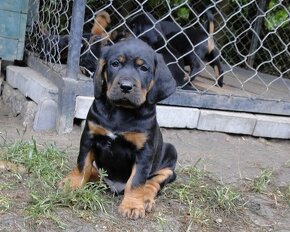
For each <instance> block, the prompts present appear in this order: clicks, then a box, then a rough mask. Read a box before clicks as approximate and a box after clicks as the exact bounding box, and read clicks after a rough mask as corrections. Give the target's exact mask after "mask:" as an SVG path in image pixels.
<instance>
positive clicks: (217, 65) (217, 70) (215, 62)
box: [208, 48, 224, 87]
mask: <svg viewBox="0 0 290 232" xmlns="http://www.w3.org/2000/svg"><path fill="white" fill-rule="evenodd" d="M208 60H209V61H210V66H211V67H212V68H213V70H214V74H215V77H216V80H217V84H218V86H219V87H223V85H224V76H223V73H224V71H223V69H222V66H221V62H220V57H219V51H218V50H217V49H216V48H215V49H213V50H212V52H211V53H210V54H209V55H208Z"/></svg>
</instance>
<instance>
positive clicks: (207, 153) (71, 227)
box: [0, 100, 290, 232]
mask: <svg viewBox="0 0 290 232" xmlns="http://www.w3.org/2000/svg"><path fill="white" fill-rule="evenodd" d="M17 130H18V131H23V130H24V128H23V126H22V123H21V120H20V119H19V118H17V117H13V116H11V113H10V111H9V109H8V108H7V107H6V106H5V105H4V104H3V102H2V100H0V143H1V142H3V140H4V139H5V140H8V141H13V140H15V139H16V138H18V137H19V135H18V133H19V132H17ZM162 132H163V136H164V140H165V141H168V142H171V143H172V144H174V145H175V146H176V148H177V151H178V153H179V161H178V166H177V169H180V168H182V167H183V166H185V165H189V164H191V165H194V164H195V163H196V162H197V161H198V160H200V162H199V163H198V166H199V167H200V168H202V169H205V170H207V171H209V172H210V173H211V174H212V175H214V176H216V177H217V179H218V180H219V181H220V182H221V183H225V184H228V185H231V186H234V187H235V188H238V189H241V191H242V188H243V186H244V183H245V182H246V181H247V180H253V179H254V178H256V177H257V176H258V175H259V173H261V171H262V170H265V169H269V170H273V176H272V179H271V183H272V184H274V185H275V186H276V187H288V186H290V152H289V150H290V149H289V148H290V141H289V140H275V139H271V140H269V139H264V138H254V137H249V136H241V135H229V134H224V133H216V132H205V131H197V130H175V129H162ZM80 134H81V129H80V127H78V126H75V128H74V130H73V131H72V132H71V133H69V134H64V135H58V134H56V133H55V132H47V133H37V132H34V131H32V130H30V129H29V128H28V129H27V131H26V132H25V134H24V137H25V138H26V139H31V138H32V137H33V138H34V139H35V140H36V141H37V143H38V144H44V143H56V145H57V146H58V147H59V148H66V149H68V151H69V152H68V154H69V155H70V156H71V158H72V160H76V157H77V154H78V146H79V139H80ZM1 140H2V141H1ZM0 175H2V174H1V172H0ZM0 178H1V177H0ZM15 191H16V192H15ZM19 191H21V188H19ZM0 193H1V189H0ZM6 194H7V193H6ZM23 194H24V195H25V192H24V193H23V192H17V190H13V191H11V195H17V196H18V203H17V204H19V206H18V210H11V211H9V210H8V211H4V212H2V213H1V211H0V231H35V229H36V228H35V227H33V226H31V224H29V223H27V222H26V221H25V218H24V216H23V215H21V213H20V210H21V207H22V206H21V202H19V198H20V199H23V198H21V195H23ZM245 194H246V197H247V201H248V203H249V204H248V207H247V208H246V209H245V210H244V213H243V215H241V217H243V220H239V219H238V220H236V221H235V220H227V218H225V219H223V221H222V222H221V223H225V225H224V226H220V227H215V229H205V230H210V231H281V232H282V231H285V232H286V231H290V209H289V205H288V206H287V204H283V203H280V202H277V199H276V197H275V195H272V194H268V193H265V194H263V193H261V194H256V193H253V192H247V193H245ZM22 197H23V196H22ZM26 198H27V197H26ZM116 201H117V203H116V204H118V201H119V200H116ZM67 211H69V210H68V209H62V210H61V211H60V212H59V214H62V215H63V216H64V218H65V221H66V224H67V225H68V226H67V227H66V229H65V231H186V230H187V231H197V230H195V229H194V227H185V226H184V225H182V220H179V219H178V217H179V215H178V210H177V209H176V207H175V205H174V204H172V205H170V204H169V202H166V198H164V197H162V200H160V201H159V200H158V199H157V207H156V210H155V212H154V213H151V214H149V215H147V216H146V219H141V220H137V221H128V220H126V219H121V218H119V216H118V214H117V213H116V212H117V205H113V206H112V209H111V211H112V213H111V215H107V214H104V213H99V214H98V217H97V218H98V220H97V221H94V220H91V221H90V220H86V219H84V218H81V217H76V216H73V215H70V214H69V213H68V212H67ZM109 214H110V213H109ZM156 215H157V216H156ZM161 215H162V217H161ZM159 216H160V217H159ZM158 218H159V219H160V220H158ZM160 221H162V222H163V224H166V223H168V224H169V225H170V226H168V227H158V225H160ZM114 228H115V229H114ZM165 228H167V229H165ZM37 230H38V231H55V230H58V229H57V228H55V227H53V226H50V225H49V222H47V224H46V225H41V226H40V227H39V229H37ZM60 230H61V229H60Z"/></svg>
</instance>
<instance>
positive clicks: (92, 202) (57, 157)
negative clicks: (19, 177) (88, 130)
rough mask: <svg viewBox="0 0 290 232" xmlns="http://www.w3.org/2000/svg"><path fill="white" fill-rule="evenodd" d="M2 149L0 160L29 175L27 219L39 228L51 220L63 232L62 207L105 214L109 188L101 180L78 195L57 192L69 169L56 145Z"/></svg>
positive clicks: (27, 143)
mask: <svg viewBox="0 0 290 232" xmlns="http://www.w3.org/2000/svg"><path fill="white" fill-rule="evenodd" d="M1 147H2V149H1V152H0V160H1V159H2V160H7V161H10V162H13V163H15V164H21V165H23V166H24V167H25V168H26V170H27V172H28V174H29V178H28V179H27V180H26V181H25V183H26V186H27V187H28V188H29V189H30V190H31V201H30V202H29V205H28V206H27V208H26V209H25V210H24V213H25V215H26V218H27V219H33V221H34V222H36V223H38V224H41V223H42V222H44V220H46V219H50V220H52V221H53V222H55V223H56V224H57V225H58V226H59V227H60V228H65V223H63V222H62V221H61V220H60V218H59V217H58V216H57V209H58V208H60V207H67V208H70V209H72V210H73V212H75V213H78V212H79V211H80V210H88V211H98V210H100V211H102V212H106V206H107V205H108V203H109V200H108V199H107V198H106V194H104V193H105V192H106V190H107V187H106V186H105V184H103V182H102V178H101V181H100V182H99V183H94V184H93V183H89V184H87V185H86V186H85V187H84V188H81V189H78V190H75V191H67V189H66V188H64V189H63V190H60V189H58V188H57V183H58V182H59V181H60V180H61V179H62V178H63V177H64V175H65V174H67V173H68V172H69V169H68V165H67V160H66V155H65V152H63V151H60V150H59V149H58V148H57V147H56V146H55V145H45V146H43V147H40V146H37V143H36V141H35V140H34V139H32V141H23V140H20V141H16V142H14V143H12V144H7V143H6V144H4V145H2V146H1ZM102 175H105V174H104V173H103V174H102ZM3 187H4V186H3ZM92 213H93V212H92ZM94 214H95V212H94Z"/></svg>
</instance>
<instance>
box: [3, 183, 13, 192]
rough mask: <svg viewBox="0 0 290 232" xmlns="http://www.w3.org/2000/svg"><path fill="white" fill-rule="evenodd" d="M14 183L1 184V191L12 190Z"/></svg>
mask: <svg viewBox="0 0 290 232" xmlns="http://www.w3.org/2000/svg"><path fill="white" fill-rule="evenodd" d="M12 187H13V183H0V191H2V190H6V189H12Z"/></svg>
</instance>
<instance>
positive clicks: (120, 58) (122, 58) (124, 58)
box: [118, 55, 126, 63]
mask: <svg viewBox="0 0 290 232" xmlns="http://www.w3.org/2000/svg"><path fill="white" fill-rule="evenodd" d="M118 61H119V62H120V63H125V62H126V57H125V56H123V55H120V56H118Z"/></svg>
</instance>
